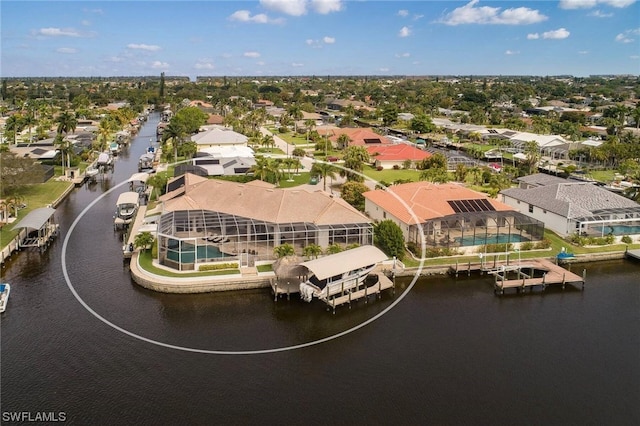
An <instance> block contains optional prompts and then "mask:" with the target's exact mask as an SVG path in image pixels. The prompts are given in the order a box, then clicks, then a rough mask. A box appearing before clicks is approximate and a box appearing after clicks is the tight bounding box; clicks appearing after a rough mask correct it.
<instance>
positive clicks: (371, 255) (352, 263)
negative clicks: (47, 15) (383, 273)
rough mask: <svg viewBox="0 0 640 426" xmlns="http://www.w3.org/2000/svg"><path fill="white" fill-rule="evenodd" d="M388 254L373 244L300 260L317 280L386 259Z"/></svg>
mask: <svg viewBox="0 0 640 426" xmlns="http://www.w3.org/2000/svg"><path fill="white" fill-rule="evenodd" d="M388 258H389V256H387V255H386V254H384V252H382V251H381V250H380V249H379V248H377V247H375V246H360V247H356V248H353V249H350V250H345V251H342V252H340V253H336V254H331V255H329V256H324V257H321V258H319V259H313V260H308V261H306V262H302V263H301V265H302V266H304V267H306V268H307V269H308V270H309V271H311V272H312V273H313V275H315V276H316V278H317V279H319V280H325V279H327V278H329V277H335V276H337V275H341V274H344V273H345V272H349V271H354V270H356V269H360V268H364V267H367V266H370V265H374V264H377V263H380V262H382V261H384V260H387V259H388Z"/></svg>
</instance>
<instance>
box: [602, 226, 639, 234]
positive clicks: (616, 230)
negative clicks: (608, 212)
mask: <svg viewBox="0 0 640 426" xmlns="http://www.w3.org/2000/svg"><path fill="white" fill-rule="evenodd" d="M596 229H597V231H598V232H601V233H602V234H604V235H608V234H609V233H611V234H613V235H633V234H640V225H605V226H603V227H602V228H596Z"/></svg>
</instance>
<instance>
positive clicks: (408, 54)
mask: <svg viewBox="0 0 640 426" xmlns="http://www.w3.org/2000/svg"><path fill="white" fill-rule="evenodd" d="M409 56H411V54H410V53H409V52H405V53H396V58H408V57H409Z"/></svg>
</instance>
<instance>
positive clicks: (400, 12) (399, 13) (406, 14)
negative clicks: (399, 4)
mask: <svg viewBox="0 0 640 426" xmlns="http://www.w3.org/2000/svg"><path fill="white" fill-rule="evenodd" d="M398 16H402V17H403V18H406V17H407V16H409V11H408V10H406V9H401V10H399V11H398Z"/></svg>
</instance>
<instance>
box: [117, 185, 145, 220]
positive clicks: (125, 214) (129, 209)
mask: <svg viewBox="0 0 640 426" xmlns="http://www.w3.org/2000/svg"><path fill="white" fill-rule="evenodd" d="M139 197H140V195H139V194H138V193H137V192H132V191H128V192H123V193H122V194H120V196H119V197H118V201H117V202H116V214H115V215H114V217H113V226H114V227H115V228H119V227H125V226H127V225H129V224H130V223H131V222H133V220H134V219H135V217H136V212H137V211H138V207H139V206H140V203H139Z"/></svg>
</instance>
